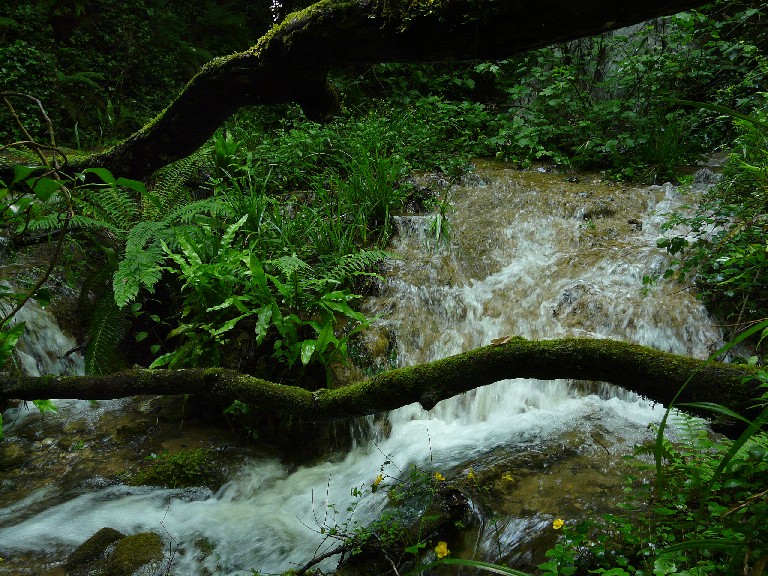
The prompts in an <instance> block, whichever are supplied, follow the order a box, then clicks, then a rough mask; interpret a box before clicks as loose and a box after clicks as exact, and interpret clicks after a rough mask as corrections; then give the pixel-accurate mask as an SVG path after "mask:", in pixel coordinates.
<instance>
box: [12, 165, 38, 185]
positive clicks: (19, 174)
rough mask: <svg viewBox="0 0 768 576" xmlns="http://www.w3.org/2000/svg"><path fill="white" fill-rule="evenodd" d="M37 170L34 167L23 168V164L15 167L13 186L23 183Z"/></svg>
mask: <svg viewBox="0 0 768 576" xmlns="http://www.w3.org/2000/svg"><path fill="white" fill-rule="evenodd" d="M35 170H37V168H33V167H32V166H22V165H21V164H17V165H16V166H14V167H13V181H12V182H11V184H16V183H17V182H21V181H22V180H24V179H25V178H26V177H27V176H29V175H30V174H32V172H34V171H35Z"/></svg>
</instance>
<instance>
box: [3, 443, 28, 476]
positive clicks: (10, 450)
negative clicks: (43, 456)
mask: <svg viewBox="0 0 768 576" xmlns="http://www.w3.org/2000/svg"><path fill="white" fill-rule="evenodd" d="M26 459H27V455H26V452H25V451H24V449H23V448H22V447H21V446H20V445H19V444H16V443H15V442H6V443H3V444H0V470H12V469H14V468H18V467H19V466H21V465H22V464H23V463H24V461H25V460H26Z"/></svg>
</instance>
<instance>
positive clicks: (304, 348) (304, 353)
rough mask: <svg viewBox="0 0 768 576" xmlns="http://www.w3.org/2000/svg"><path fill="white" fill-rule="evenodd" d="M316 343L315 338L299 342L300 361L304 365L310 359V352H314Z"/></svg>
mask: <svg viewBox="0 0 768 576" xmlns="http://www.w3.org/2000/svg"><path fill="white" fill-rule="evenodd" d="M316 345H317V340H304V342H302V343H301V363H302V364H303V365H304V366H306V365H307V364H309V361H310V360H311V359H312V354H314V353H315V346H316Z"/></svg>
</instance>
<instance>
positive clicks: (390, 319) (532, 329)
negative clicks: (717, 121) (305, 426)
mask: <svg viewBox="0 0 768 576" xmlns="http://www.w3.org/2000/svg"><path fill="white" fill-rule="evenodd" d="M467 180H468V181H467V182H465V183H464V184H463V185H460V186H456V187H454V188H453V189H452V190H451V191H450V200H451V203H452V205H453V209H452V211H451V213H450V214H449V218H450V223H451V236H450V242H449V243H448V244H444V245H439V246H430V240H429V238H428V229H429V223H430V217H429V216H403V217H400V218H398V228H399V234H398V236H397V239H396V242H395V244H394V246H393V251H394V252H395V253H396V254H398V256H399V259H397V260H393V261H392V262H390V263H389V264H388V266H389V270H388V272H387V280H386V285H385V286H384V287H383V288H382V294H381V295H380V296H378V297H376V298H375V299H372V300H371V301H369V302H368V303H367V304H366V308H367V309H366V312H368V313H371V314H374V315H377V316H379V320H378V321H377V322H378V328H379V329H380V330H381V331H382V333H385V334H388V335H389V338H390V340H391V344H392V346H394V347H396V350H397V361H398V363H400V364H401V365H410V364H414V363H419V362H425V361H430V360H434V359H436V358H439V357H444V356H446V355H450V354H455V353H458V352H461V351H463V350H467V349H471V348H474V347H477V346H482V345H485V344H488V343H489V342H490V341H491V339H493V338H497V337H500V336H506V335H521V336H524V337H526V338H555V337H561V336H567V335H579V336H595V337H608V338H615V339H622V340H628V341H633V342H637V343H640V344H646V345H650V346H654V347H657V348H660V349H663V350H667V351H671V352H676V353H681V354H688V355H691V356H696V357H706V356H707V355H709V353H711V352H712V351H713V349H714V348H716V347H717V345H718V344H719V340H720V333H719V331H718V330H717V329H716V328H715V327H714V326H713V325H712V324H711V322H710V320H709V319H708V317H707V314H706V312H705V310H704V309H703V307H702V306H701V304H700V303H699V302H698V301H696V299H695V298H694V297H693V296H692V295H691V294H690V293H689V292H688V291H686V290H681V289H680V287H679V286H673V285H666V284H663V283H661V284H659V285H658V286H655V287H652V288H651V289H650V290H651V292H650V294H648V293H644V290H643V288H644V286H643V276H646V275H649V274H653V273H654V272H658V271H660V270H662V269H663V268H664V266H665V263H666V257H665V255H664V254H663V253H662V252H661V251H660V250H658V249H657V248H656V238H657V237H658V236H659V235H660V232H659V225H660V221H661V218H660V216H659V212H663V211H667V210H669V209H670V208H671V206H672V205H674V203H675V202H678V201H679V199H678V191H677V190H675V189H674V188H673V187H671V186H664V187H651V188H644V189H629V188H627V189H624V188H619V187H615V186H608V185H605V184H603V183H599V182H595V181H592V180H589V179H582V181H580V182H572V181H567V180H566V177H564V176H563V175H556V174H547V173H540V172H519V171H513V170H508V169H506V168H504V167H499V166H495V165H487V166H480V167H479V168H478V170H477V171H476V172H475V173H473V174H472V175H471V176H470V177H469V178H468V179H467ZM48 346H49V345H48V344H46V345H44V346H43V347H44V348H45V347H48ZM48 369H49V368H47V367H46V368H44V370H48ZM662 414H663V410H662V409H661V408H660V407H658V406H654V404H653V403H652V402H649V401H646V400H644V399H642V398H639V397H637V396H636V395H634V394H631V393H627V392H625V391H623V390H621V389H620V388H617V387H613V386H608V385H605V384H599V383H585V382H574V381H554V382H540V381H532V380H514V381H504V382H499V383H496V384H493V385H491V386H487V387H484V388H482V389H478V390H475V391H472V392H470V393H467V394H465V395H462V396H461V397H457V398H453V399H450V400H446V401H443V402H440V403H439V404H438V405H437V406H436V407H435V408H434V409H433V410H431V411H429V412H426V411H424V410H422V409H421V408H420V407H419V406H418V405H412V406H407V407H404V408H402V409H399V410H396V411H394V412H392V413H391V414H389V415H388V422H387V425H386V426H380V425H377V427H376V429H375V430H376V431H375V432H374V433H372V436H373V437H374V439H373V440H372V441H370V442H368V441H365V442H360V443H359V444H358V445H357V446H356V447H355V448H354V449H352V450H351V451H350V452H349V453H347V454H344V455H340V456H339V457H338V458H337V459H333V460H328V461H325V462H321V463H316V464H313V465H307V466H303V467H299V468H288V467H286V466H284V465H283V464H281V463H280V462H279V461H277V460H275V459H268V458H264V459H258V460H253V461H249V462H248V463H247V464H245V465H243V466H242V467H241V468H240V469H239V471H238V472H237V474H235V476H234V477H233V478H231V480H230V481H229V482H228V483H227V484H225V485H224V486H223V487H222V488H221V489H220V490H219V491H218V492H216V493H211V492H210V491H207V490H202V489H186V490H169V489H152V488H146V487H128V486H124V485H120V484H111V483H110V484H109V485H106V486H104V485H99V483H98V482H91V483H90V484H89V483H84V484H81V485H78V486H76V487H74V488H71V489H70V490H69V491H68V492H66V493H61V494H58V495H57V496H56V498H55V499H54V498H52V496H51V493H52V492H56V491H57V490H58V491H59V492H61V489H59V488H57V487H56V486H55V484H54V485H52V486H50V487H48V488H46V489H45V490H47V492H42V493H41V492H40V491H38V492H35V493H33V494H32V495H31V496H29V497H28V498H27V499H26V500H25V501H18V502H15V503H13V504H10V505H6V506H5V507H4V508H2V509H0V556H2V557H3V558H12V557H13V556H14V555H15V554H19V553H22V552H30V551H32V552H35V553H39V554H41V555H45V554H47V555H48V556H51V555H56V554H58V555H59V557H62V556H63V555H65V554H66V553H67V552H68V551H70V550H72V549H73V548H74V547H75V546H77V545H78V544H80V543H82V542H83V541H84V540H86V539H87V538H89V537H90V536H91V535H92V534H93V533H94V532H95V531H96V530H98V529H100V528H102V527H105V526H109V527H112V528H116V529H118V530H121V531H123V532H125V533H134V532H138V531H147V530H149V531H155V532H157V533H158V534H160V535H162V536H163V537H164V538H167V539H168V540H169V541H171V542H172V543H173V546H174V547H175V555H174V568H173V570H174V573H175V574H179V575H191V574H201V575H202V574H214V573H215V574H229V575H233V576H234V575H250V574H251V570H252V569H258V570H260V571H261V572H262V573H264V572H272V573H275V572H282V571H284V570H287V569H290V568H295V567H296V566H297V565H301V564H302V563H304V562H306V561H307V560H308V559H310V558H312V557H313V556H315V555H316V554H318V553H320V552H322V551H323V550H326V549H327V548H324V547H323V546H324V535H322V534H320V528H321V526H323V525H329V524H332V523H333V522H334V521H337V522H339V523H341V522H343V521H344V520H345V515H346V513H345V512H344V511H345V510H347V508H348V507H350V508H352V509H353V510H354V515H355V518H356V519H357V520H358V521H359V522H361V523H365V522H366V521H367V520H370V519H373V518H375V517H376V516H377V514H378V513H380V511H381V509H382V506H383V504H384V501H385V498H386V495H385V493H386V491H385V490H380V491H378V492H377V493H376V494H370V493H367V495H366V496H365V497H364V498H363V499H362V500H360V501H358V498H356V497H355V496H353V495H350V490H351V489H353V488H356V487H363V488H365V487H366V486H370V485H371V483H372V482H373V481H374V479H375V478H376V476H377V475H378V474H379V473H380V471H381V470H382V469H383V470H384V472H385V473H386V474H388V475H389V476H396V475H397V474H398V471H397V469H399V470H405V469H406V468H407V467H408V466H409V465H411V464H416V465H419V466H425V467H429V468H430V469H435V470H440V471H441V473H442V474H443V475H445V476H446V477H448V478H449V480H450V478H451V477H459V476H461V475H466V474H467V471H468V470H469V469H470V467H471V469H472V470H473V471H476V472H477V473H478V475H480V474H482V473H483V471H486V472H487V473H488V474H489V475H487V476H486V477H485V478H486V481H488V482H489V483H491V482H492V483H493V485H494V489H495V490H498V492H499V493H506V492H508V497H506V498H501V499H500V501H499V510H497V511H496V514H497V515H498V516H499V518H501V520H499V521H498V522H497V523H496V524H495V525H494V528H493V530H492V534H491V531H490V529H489V531H488V533H486V534H484V533H482V532H483V531H482V530H480V533H478V534H476V535H475V538H476V540H475V543H474V544H473V546H474V552H476V553H478V554H482V555H484V557H485V558H488V559H500V558H501V559H509V558H517V557H519V555H517V556H516V555H515V550H516V548H517V547H519V545H520V543H521V542H523V541H525V539H526V538H531V534H533V533H535V532H536V531H537V530H541V528H542V527H543V526H545V525H547V524H548V523H551V519H552V518H553V517H554V516H566V515H568V514H571V515H573V516H578V515H579V514H580V513H582V512H583V511H584V510H586V509H589V508H599V507H600V503H599V502H598V500H599V499H600V498H610V497H612V494H611V492H615V491H617V490H618V488H617V486H619V484H620V478H618V477H617V476H618V473H617V472H616V467H617V466H618V464H616V462H617V461H620V460H621V455H622V454H625V453H627V452H628V451H629V450H630V449H631V447H632V446H633V445H634V444H636V443H640V442H642V441H644V440H646V439H648V438H649V436H650V433H649V432H648V429H647V427H648V424H649V422H657V421H659V420H660V418H661V416H662ZM379 424H380V422H379ZM383 430H385V431H386V432H384V431H383ZM563 452H568V453H569V454H570V456H569V458H570V459H569V460H567V462H566V461H563V460H562V459H560V458H559V457H558V454H560V453H563ZM609 456H610V457H609ZM385 461H391V462H392V464H388V465H386V466H384V463H385ZM564 462H565V463H564ZM506 469H509V470H512V471H513V472H514V476H515V482H514V483H510V484H509V486H507V485H506V484H504V482H503V481H502V479H501V478H496V479H491V476H490V474H491V473H493V474H496V471H498V470H506ZM497 475H498V474H497ZM612 476H616V478H615V479H614V480H610V478H611V477H612ZM509 477H510V478H511V477H512V475H511V474H510V475H509ZM385 484H386V481H385ZM39 502H48V503H49V504H50V505H47V506H46V507H45V509H41V506H40V505H39ZM330 505H333V507H330ZM337 510H338V511H339V512H338V513H337V512H335V511H337ZM335 514H338V516H334V515H335ZM201 542H204V543H205V546H202V545H201ZM325 545H326V546H332V545H333V543H331V544H328V543H327V542H326V543H325ZM203 548H205V550H206V551H205V552H203V551H202V549H203ZM330 566H332V564H331V565H330ZM3 570H4V568H3V567H2V565H0V574H3Z"/></svg>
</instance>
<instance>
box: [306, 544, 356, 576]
mask: <svg viewBox="0 0 768 576" xmlns="http://www.w3.org/2000/svg"><path fill="white" fill-rule="evenodd" d="M352 548H354V546H352V545H351V544H342V545H341V546H338V547H337V548H334V549H333V550H329V551H328V552H325V553H323V554H320V556H315V557H314V558H312V560H310V561H309V562H307V563H306V564H304V566H302V567H301V568H299V569H298V570H296V572H295V576H302V575H303V574H304V573H305V572H306V571H307V570H309V569H310V568H312V566H314V565H315V564H319V563H320V562H322V561H323V560H325V559H326V558H330V557H331V556H336V554H343V553H344V552H348V551H350V550H352Z"/></svg>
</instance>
